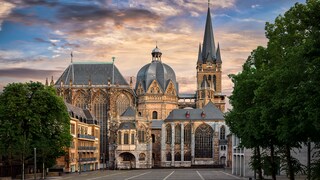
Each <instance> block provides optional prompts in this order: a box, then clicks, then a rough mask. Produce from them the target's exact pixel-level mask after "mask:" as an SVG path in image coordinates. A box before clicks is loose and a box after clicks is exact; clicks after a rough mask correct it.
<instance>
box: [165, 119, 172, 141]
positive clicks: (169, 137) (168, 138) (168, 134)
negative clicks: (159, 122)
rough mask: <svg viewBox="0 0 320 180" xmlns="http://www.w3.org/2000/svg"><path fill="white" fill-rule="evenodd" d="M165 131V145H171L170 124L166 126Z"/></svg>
mask: <svg viewBox="0 0 320 180" xmlns="http://www.w3.org/2000/svg"><path fill="white" fill-rule="evenodd" d="M166 131H167V135H166V143H167V144H171V125H170V124H168V125H167V126H166Z"/></svg>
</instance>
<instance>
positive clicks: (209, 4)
mask: <svg viewBox="0 0 320 180" xmlns="http://www.w3.org/2000/svg"><path fill="white" fill-rule="evenodd" d="M209 7H210V0H208V8H209Z"/></svg>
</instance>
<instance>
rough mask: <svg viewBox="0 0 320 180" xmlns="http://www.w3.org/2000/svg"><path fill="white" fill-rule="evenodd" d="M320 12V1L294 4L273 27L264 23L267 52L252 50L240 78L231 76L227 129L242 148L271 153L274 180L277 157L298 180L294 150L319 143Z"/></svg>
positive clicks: (290, 174) (278, 18)
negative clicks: (305, 144)
mask: <svg viewBox="0 0 320 180" xmlns="http://www.w3.org/2000/svg"><path fill="white" fill-rule="evenodd" d="M319 9H320V1H319V0H308V1H307V2H306V4H299V3H296V4H295V5H294V6H293V7H292V8H290V9H289V10H288V11H287V12H286V13H285V14H284V15H283V16H282V15H280V16H278V17H277V18H276V19H275V22H274V23H266V28H265V29H266V37H267V38H268V40H269V41H268V44H267V47H266V48H263V47H258V48H257V49H256V50H254V51H253V52H252V53H251V56H249V58H248V59H247V61H246V62H245V64H244V65H243V70H242V72H240V73H239V74H237V75H231V76H230V77H231V78H232V81H233V82H234V91H233V93H232V95H231V97H230V103H231V105H232V106H233V109H232V110H231V111H230V112H228V113H227V116H226V121H227V124H228V125H229V126H230V128H231V131H232V132H234V133H235V134H236V135H237V136H238V137H239V138H241V143H242V145H243V146H244V147H246V148H255V146H260V147H261V148H267V149H268V150H269V151H270V158H271V160H270V164H269V165H268V167H270V168H271V169H270V171H271V174H272V176H273V179H275V174H274V173H276V169H272V168H273V167H276V166H275V165H276V164H275V163H277V162H276V159H277V158H278V157H284V158H283V159H281V161H282V162H284V163H283V164H284V165H286V167H285V169H286V171H287V172H288V175H289V177H290V179H294V173H295V172H299V171H301V167H302V166H301V165H300V164H299V162H298V161H297V160H296V159H294V158H293V157H292V155H291V150H292V149H293V148H300V147H301V145H303V144H304V143H307V142H308V141H309V140H311V141H312V142H319V141H320V136H319V135H318V134H319V132H320V122H319V121H320V120H319V118H318V116H319V115H318V112H319V110H320V109H319V108H320V106H319V105H318V104H319V102H320V86H319V84H320V74H319V70H318V69H319V68H320V21H319V19H320V14H319V12H318V11H319ZM272 151H274V152H278V154H279V155H278V157H272V156H273V155H274V154H273V152H272ZM281 154H283V155H281ZM254 164H257V163H256V162H255V163H254ZM299 167H300V168H299Z"/></svg>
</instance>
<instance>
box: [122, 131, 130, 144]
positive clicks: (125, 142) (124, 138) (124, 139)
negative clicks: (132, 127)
mask: <svg viewBox="0 0 320 180" xmlns="http://www.w3.org/2000/svg"><path fill="white" fill-rule="evenodd" d="M123 144H129V133H127V132H126V133H124V134H123Z"/></svg>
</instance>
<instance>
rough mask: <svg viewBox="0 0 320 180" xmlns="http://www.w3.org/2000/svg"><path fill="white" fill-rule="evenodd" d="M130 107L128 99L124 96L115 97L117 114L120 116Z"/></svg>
mask: <svg viewBox="0 0 320 180" xmlns="http://www.w3.org/2000/svg"><path fill="white" fill-rule="evenodd" d="M129 105H130V101H129V98H128V97H127V96H126V95H124V94H120V95H119V96H118V97H117V113H118V114H119V115H121V114H122V113H123V112H124V111H125V110H126V109H127V108H128V107H129Z"/></svg>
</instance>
